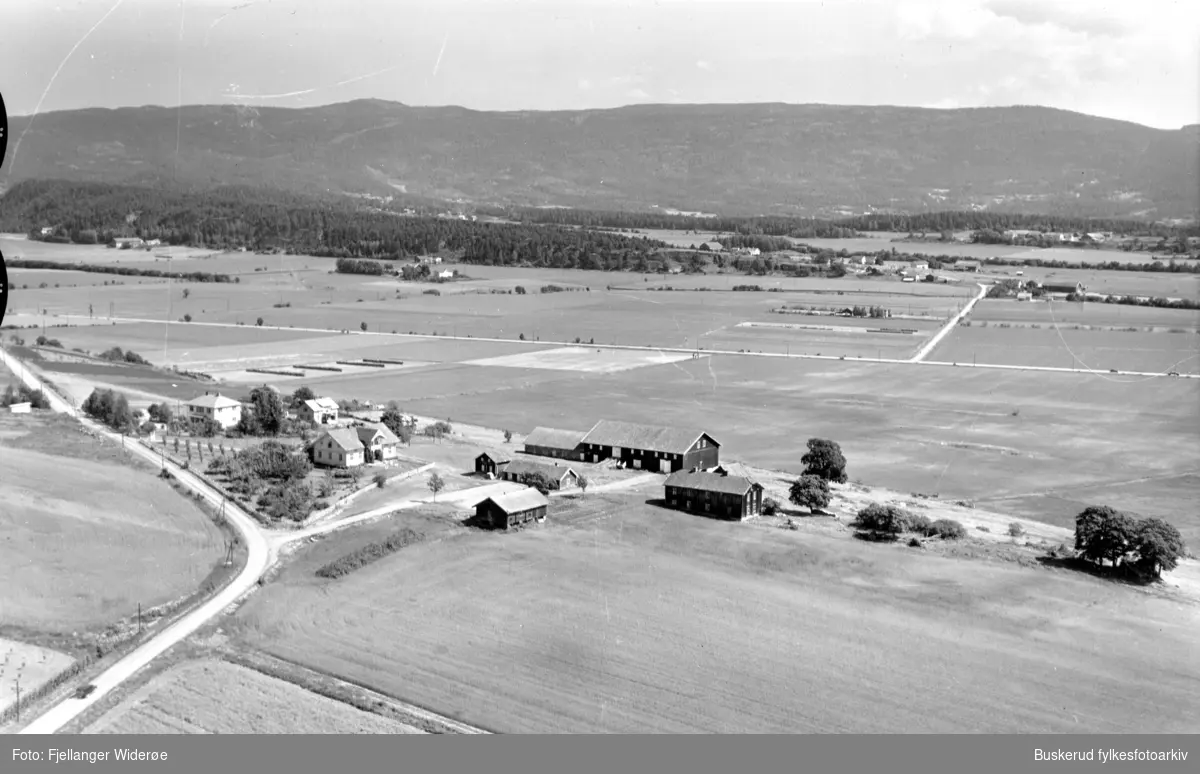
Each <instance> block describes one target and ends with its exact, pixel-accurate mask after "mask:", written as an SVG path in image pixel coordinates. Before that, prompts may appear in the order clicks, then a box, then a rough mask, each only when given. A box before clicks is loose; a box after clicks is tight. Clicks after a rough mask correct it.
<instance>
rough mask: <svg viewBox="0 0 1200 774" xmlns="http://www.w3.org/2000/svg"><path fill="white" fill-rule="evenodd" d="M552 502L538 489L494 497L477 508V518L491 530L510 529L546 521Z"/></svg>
mask: <svg viewBox="0 0 1200 774" xmlns="http://www.w3.org/2000/svg"><path fill="white" fill-rule="evenodd" d="M549 505H550V501H549V500H547V499H546V497H545V496H544V495H542V493H541V492H539V491H537V490H536V489H529V488H527V489H522V490H521V491H519V492H509V493H508V494H502V495H494V496H492V497H489V498H487V499H486V500H484V501H483V502H481V503H479V504H478V505H476V506H475V518H476V520H477V521H478V522H479V524H480V525H482V526H486V527H488V528H490V529H509V528H510V527H516V526H520V525H522V524H527V523H529V522H531V521H545V519H546V511H547V509H548V507H549Z"/></svg>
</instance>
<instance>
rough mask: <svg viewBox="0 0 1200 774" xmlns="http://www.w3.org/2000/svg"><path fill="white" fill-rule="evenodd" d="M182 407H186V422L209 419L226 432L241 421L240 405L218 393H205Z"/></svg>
mask: <svg viewBox="0 0 1200 774" xmlns="http://www.w3.org/2000/svg"><path fill="white" fill-rule="evenodd" d="M184 405H186V406H187V412H188V420H189V421H191V422H202V421H204V420H205V419H211V420H213V421H214V422H216V423H217V424H218V425H220V427H221V429H223V430H228V429H229V428H231V427H233V426H234V425H236V424H237V423H238V422H240V421H241V420H242V404H241V403H239V402H238V401H236V400H234V399H233V398H227V397H225V396H224V395H222V394H221V393H219V392H217V393H210V392H206V393H204V394H203V395H201V396H200V397H198V398H192V399H191V400H189V401H188V402H187V403H186V404H184Z"/></svg>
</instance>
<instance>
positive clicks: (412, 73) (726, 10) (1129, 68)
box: [0, 0, 1200, 129]
mask: <svg viewBox="0 0 1200 774" xmlns="http://www.w3.org/2000/svg"><path fill="white" fill-rule="evenodd" d="M0 30H3V34H2V35H0V39H2V40H3V45H0V94H3V97H4V101H5V103H6V105H7V108H8V112H9V114H10V115H28V114H31V113H35V112H36V113H44V112H48V111H52V110H64V109H74V108H83V107H122V106H135V105H148V104H153V105H164V106H175V105H177V104H180V103H182V104H197V103H203V104H216V103H236V104H244V105H253V106H256V107H262V106H278V107H307V106H314V105H322V104H329V103H334V102H345V101H348V100H352V99H361V98H367V97H374V98H379V99H386V100H394V101H398V102H403V103H406V104H409V105H460V106H463V107H467V108H472V109H476V110H575V109H584V108H605V107H615V106H619V105H629V104H637V103H713V102H720V103H734V102H788V103H826V104H831V103H832V104H857V105H881V104H886V105H911V106H918V107H934V108H953V107H980V106H997V105H1014V104H1020V105H1046V106H1051V107H1057V108H1063V109H1067V110H1074V111H1078V112H1081V113H1088V114H1091V115H1097V116H1104V117H1108V118H1117V119H1122V120H1127V121H1133V122H1136V123H1140V124H1144V125H1147V126H1153V127H1158V128H1163V129H1177V128H1179V127H1180V126H1183V125H1185V124H1195V123H1200V2H1194V1H1193V2H1176V1H1175V0H1137V2H1108V1H1106V0H945V1H943V0H892V1H889V0H826V1H825V2H821V1H820V0H746V1H745V2H741V1H740V0H721V1H719V2H710V1H708V0H553V1H552V0H536V1H533V2H529V1H526V0H182V1H181V0H62V2H59V1H58V0H2V1H0Z"/></svg>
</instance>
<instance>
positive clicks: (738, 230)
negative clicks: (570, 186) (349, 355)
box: [480, 207, 1200, 239]
mask: <svg viewBox="0 0 1200 774" xmlns="http://www.w3.org/2000/svg"><path fill="white" fill-rule="evenodd" d="M480 211H481V212H485V213H486V214H490V215H495V216H497V217H503V218H508V219H510V220H514V221H519V222H525V223H553V224H560V225H571V226H585V227H589V228H616V229H675V230H681V231H692V232H695V233H696V234H697V235H703V234H714V233H718V232H727V233H734V234H744V235H748V236H750V235H766V236H790V237H797V238H801V239H843V238H852V237H855V236H859V235H860V234H861V233H862V232H866V231H892V232H898V233H903V234H929V233H933V234H940V233H942V232H945V231H973V230H983V229H989V230H995V231H1004V230H1006V229H1029V230H1033V231H1068V232H1079V231H1111V232H1113V233H1114V234H1128V235H1137V236H1165V237H1169V236H1173V235H1175V234H1177V233H1180V232H1181V231H1183V232H1184V233H1188V234H1191V235H1198V234H1200V226H1191V227H1189V228H1187V229H1177V228H1174V227H1171V226H1167V225H1164V224H1159V223H1147V222H1145V221H1138V220H1116V219H1090V218H1072V217H1056V216H1046V215H1022V214H1013V213H998V212H931V213H923V214H920V215H884V214H876V215H860V216H857V217H853V218H843V219H838V220H818V219H814V218H785V217H757V218H729V217H711V218H710V217H693V216H690V215H668V214H666V213H656V212H603V211H597V210H577V209H571V208H553V209H543V208H533V207H530V208H498V207H497V208H483V209H481V210H480Z"/></svg>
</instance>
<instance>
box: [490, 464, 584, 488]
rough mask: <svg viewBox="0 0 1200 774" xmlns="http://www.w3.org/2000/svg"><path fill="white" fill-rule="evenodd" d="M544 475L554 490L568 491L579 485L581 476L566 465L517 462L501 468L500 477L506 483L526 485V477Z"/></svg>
mask: <svg viewBox="0 0 1200 774" xmlns="http://www.w3.org/2000/svg"><path fill="white" fill-rule="evenodd" d="M539 473H540V474H542V475H543V476H545V477H546V478H547V479H548V480H549V481H550V482H552V484H553V486H552V487H551V488H552V489H566V488H567V487H572V486H578V485H579V474H578V473H576V472H575V471H574V470H572V469H571V468H568V467H567V466H565V465H548V464H546V463H544V462H530V461H528V460H516V461H515V462H509V463H506V464H504V465H501V466H500V470H499V476H500V478H502V479H504V480H505V481H516V482H518V483H524V481H525V477H526V476H532V475H536V474H539Z"/></svg>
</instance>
